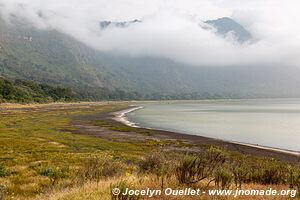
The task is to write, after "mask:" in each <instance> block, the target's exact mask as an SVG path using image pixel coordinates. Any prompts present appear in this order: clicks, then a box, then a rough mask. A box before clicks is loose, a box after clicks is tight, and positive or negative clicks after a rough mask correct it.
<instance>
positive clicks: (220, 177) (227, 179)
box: [215, 169, 232, 190]
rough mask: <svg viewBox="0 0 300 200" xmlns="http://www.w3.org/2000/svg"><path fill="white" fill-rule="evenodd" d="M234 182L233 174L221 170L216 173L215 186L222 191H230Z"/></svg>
mask: <svg viewBox="0 0 300 200" xmlns="http://www.w3.org/2000/svg"><path fill="white" fill-rule="evenodd" d="M231 182H232V173H231V172H230V171H228V170H226V169H219V170H217V171H216V173H215V185H216V186H217V187H218V188H220V185H221V189H222V190H224V189H228V188H229V187H230V185H231Z"/></svg>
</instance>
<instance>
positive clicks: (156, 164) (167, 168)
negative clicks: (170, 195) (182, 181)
mask: <svg viewBox="0 0 300 200" xmlns="http://www.w3.org/2000/svg"><path fill="white" fill-rule="evenodd" d="M174 164H176V160H174V159H173V160H169V159H167V157H166V155H165V154H162V153H154V154H150V155H147V156H146V157H145V158H144V159H143V160H141V161H140V162H139V169H140V172H142V173H150V174H154V175H156V176H157V178H158V180H160V179H161V183H160V184H161V188H162V189H163V188H164V181H165V178H169V177H170V176H172V175H173V174H174V169H173V168H172V165H174Z"/></svg>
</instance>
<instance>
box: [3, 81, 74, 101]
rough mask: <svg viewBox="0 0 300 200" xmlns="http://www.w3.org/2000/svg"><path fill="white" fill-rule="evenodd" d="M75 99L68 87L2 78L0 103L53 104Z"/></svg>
mask: <svg viewBox="0 0 300 200" xmlns="http://www.w3.org/2000/svg"><path fill="white" fill-rule="evenodd" d="M74 99H75V95H74V93H73V92H72V90H71V89H70V88H67V87H63V86H55V85H48V84H38V83H36V82H33V81H25V80H15V81H10V80H7V79H4V78H0V102H51V101H71V100H74Z"/></svg>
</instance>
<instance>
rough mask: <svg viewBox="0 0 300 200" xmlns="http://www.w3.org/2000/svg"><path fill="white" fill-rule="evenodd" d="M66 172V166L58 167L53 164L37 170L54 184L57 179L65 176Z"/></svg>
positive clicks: (67, 169) (67, 170)
mask: <svg viewBox="0 0 300 200" xmlns="http://www.w3.org/2000/svg"><path fill="white" fill-rule="evenodd" d="M68 172H69V168H68V167H63V168H58V167H53V166H47V167H45V168H41V169H40V170H39V174H40V175H42V176H46V177H48V178H49V179H50V182H51V183H52V185H55V184H56V183H57V182H58V181H59V179H62V178H67V177H68Z"/></svg>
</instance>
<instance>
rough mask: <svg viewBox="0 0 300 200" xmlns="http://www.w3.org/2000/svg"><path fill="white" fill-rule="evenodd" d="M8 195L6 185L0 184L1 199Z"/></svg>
mask: <svg viewBox="0 0 300 200" xmlns="http://www.w3.org/2000/svg"><path fill="white" fill-rule="evenodd" d="M5 196H6V187H5V186H3V185H0V200H4V199H5Z"/></svg>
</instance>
